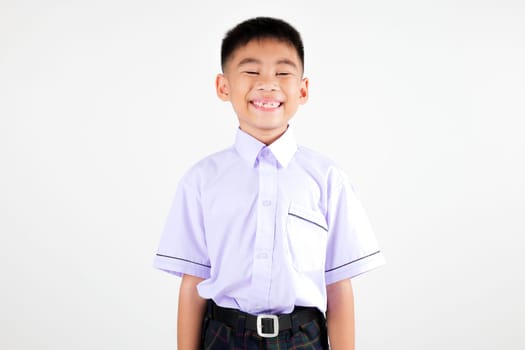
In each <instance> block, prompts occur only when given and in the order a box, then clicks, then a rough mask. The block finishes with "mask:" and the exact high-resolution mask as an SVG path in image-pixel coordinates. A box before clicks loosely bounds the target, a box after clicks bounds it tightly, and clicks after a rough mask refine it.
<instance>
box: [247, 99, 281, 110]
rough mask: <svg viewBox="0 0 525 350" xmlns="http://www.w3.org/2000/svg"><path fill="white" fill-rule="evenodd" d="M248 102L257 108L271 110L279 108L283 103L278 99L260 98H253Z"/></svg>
mask: <svg viewBox="0 0 525 350" xmlns="http://www.w3.org/2000/svg"><path fill="white" fill-rule="evenodd" d="M250 103H251V104H252V105H253V106H254V107H255V108H257V109H263V110H272V109H276V108H279V107H281V106H282V105H283V103H282V102H279V101H261V100H253V101H250Z"/></svg>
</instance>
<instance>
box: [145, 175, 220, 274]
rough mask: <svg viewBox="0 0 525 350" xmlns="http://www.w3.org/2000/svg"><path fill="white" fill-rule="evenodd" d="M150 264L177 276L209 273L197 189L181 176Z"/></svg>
mask: <svg viewBox="0 0 525 350" xmlns="http://www.w3.org/2000/svg"><path fill="white" fill-rule="evenodd" d="M153 266H154V267H156V268H158V269H160V270H163V271H166V272H169V273H172V274H175V275H177V276H182V275H183V274H188V275H193V276H197V277H201V278H209V276H210V261H209V257H208V253H207V248H206V239H205V234H204V223H203V215H202V207H201V204H200V197H199V191H198V190H197V188H196V186H195V185H194V184H192V183H188V181H184V179H183V181H181V183H180V184H179V186H178V188H177V191H176V193H175V196H174V199H173V203H172V205H171V209H170V211H169V214H168V217H167V220H166V223H165V225H164V230H163V232H162V236H161V239H160V243H159V247H158V250H157V254H156V256H155V259H154V264H153Z"/></svg>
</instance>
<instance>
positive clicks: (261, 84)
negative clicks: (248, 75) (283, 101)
mask: <svg viewBox="0 0 525 350" xmlns="http://www.w3.org/2000/svg"><path fill="white" fill-rule="evenodd" d="M256 89H257V90H259V91H277V90H279V84H278V82H277V78H276V77H275V76H273V75H270V74H264V75H263V74H261V75H259V79H258V80H257V82H256Z"/></svg>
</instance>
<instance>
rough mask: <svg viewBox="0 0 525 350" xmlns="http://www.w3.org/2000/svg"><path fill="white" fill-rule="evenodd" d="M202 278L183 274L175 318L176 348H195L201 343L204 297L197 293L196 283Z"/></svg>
mask: <svg viewBox="0 0 525 350" xmlns="http://www.w3.org/2000/svg"><path fill="white" fill-rule="evenodd" d="M202 280H203V279H202V278H199V277H195V276H191V275H184V276H183V277H182V282H181V285H180V291H179V311H178V319H177V348H178V349H179V350H196V349H199V346H200V343H201V327H202V320H203V318H204V313H205V311H206V299H203V298H201V297H200V296H199V294H198V293H197V284H199V283H200V282H201V281H202Z"/></svg>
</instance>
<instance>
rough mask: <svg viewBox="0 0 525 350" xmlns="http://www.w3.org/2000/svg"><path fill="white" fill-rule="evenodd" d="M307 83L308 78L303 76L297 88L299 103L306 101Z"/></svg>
mask: <svg viewBox="0 0 525 350" xmlns="http://www.w3.org/2000/svg"><path fill="white" fill-rule="evenodd" d="M308 84H309V81H308V78H303V80H302V81H301V87H300V89H299V93H300V95H299V98H300V103H301V104H305V103H306V101H308V96H309V95H308Z"/></svg>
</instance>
